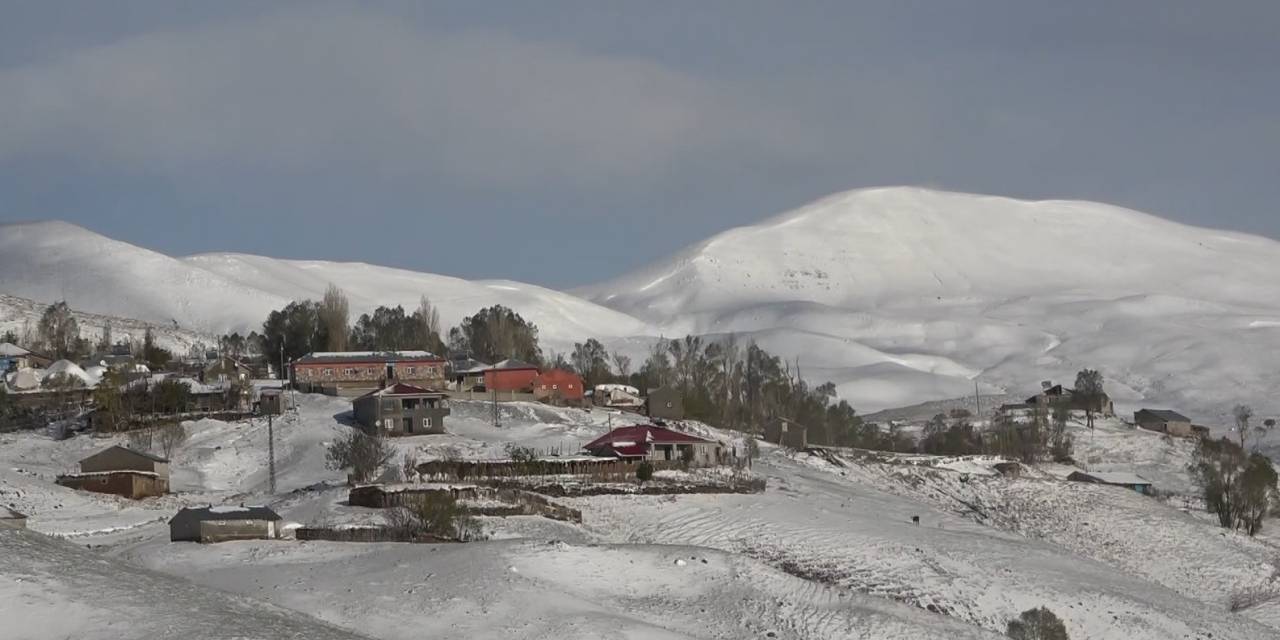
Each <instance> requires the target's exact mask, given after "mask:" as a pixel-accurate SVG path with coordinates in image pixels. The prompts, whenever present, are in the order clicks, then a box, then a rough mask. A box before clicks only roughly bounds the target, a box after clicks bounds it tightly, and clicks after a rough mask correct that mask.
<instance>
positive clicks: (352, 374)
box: [342, 367, 356, 377]
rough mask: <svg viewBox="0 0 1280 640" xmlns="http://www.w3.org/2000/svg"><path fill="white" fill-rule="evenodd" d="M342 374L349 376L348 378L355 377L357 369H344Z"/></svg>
mask: <svg viewBox="0 0 1280 640" xmlns="http://www.w3.org/2000/svg"><path fill="white" fill-rule="evenodd" d="M342 373H343V375H345V376H347V377H355V375H356V368H355V367H347V368H346V369H343V370H342Z"/></svg>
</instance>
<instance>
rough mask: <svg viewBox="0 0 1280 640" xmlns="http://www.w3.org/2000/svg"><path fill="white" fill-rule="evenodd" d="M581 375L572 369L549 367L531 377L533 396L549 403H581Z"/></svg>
mask: <svg viewBox="0 0 1280 640" xmlns="http://www.w3.org/2000/svg"><path fill="white" fill-rule="evenodd" d="M582 393H583V390H582V377H581V376H579V375H578V374H576V373H574V372H572V371H565V370H564V369H551V370H550V371H544V372H542V374H541V375H539V376H538V377H536V378H534V379H533V397H534V399H536V400H539V401H541V402H547V403H550V404H581V403H582V398H583V395H582Z"/></svg>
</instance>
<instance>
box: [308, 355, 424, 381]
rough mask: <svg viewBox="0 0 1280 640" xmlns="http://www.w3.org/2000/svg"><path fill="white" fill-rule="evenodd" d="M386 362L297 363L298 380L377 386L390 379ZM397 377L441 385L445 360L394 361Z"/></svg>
mask: <svg viewBox="0 0 1280 640" xmlns="http://www.w3.org/2000/svg"><path fill="white" fill-rule="evenodd" d="M387 365H388V363H386V362H335V363H296V364H294V365H293V373H294V380H295V381H296V382H299V383H304V384H314V385H347V386H375V385H377V384H379V383H381V382H382V381H384V380H386V379H387ZM391 369H392V374H393V376H394V378H395V379H396V380H400V381H402V382H409V383H420V384H424V385H425V386H439V385H442V384H443V383H444V361H443V360H431V361H421V362H396V363H391Z"/></svg>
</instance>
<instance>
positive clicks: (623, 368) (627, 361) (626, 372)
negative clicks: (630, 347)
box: [613, 353, 631, 379]
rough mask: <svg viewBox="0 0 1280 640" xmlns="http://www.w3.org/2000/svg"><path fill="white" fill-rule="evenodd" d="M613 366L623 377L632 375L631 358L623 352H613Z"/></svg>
mask: <svg viewBox="0 0 1280 640" xmlns="http://www.w3.org/2000/svg"><path fill="white" fill-rule="evenodd" d="M613 368H614V369H617V370H618V375H619V376H620V377H622V378H624V379H625V378H628V377H630V376H631V358H630V357H629V356H624V355H622V354H621V353H615V354H613Z"/></svg>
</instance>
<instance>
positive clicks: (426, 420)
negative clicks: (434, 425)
mask: <svg viewBox="0 0 1280 640" xmlns="http://www.w3.org/2000/svg"><path fill="white" fill-rule="evenodd" d="M422 426H424V427H426V428H428V429H430V428H431V418H423V419H422Z"/></svg>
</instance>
